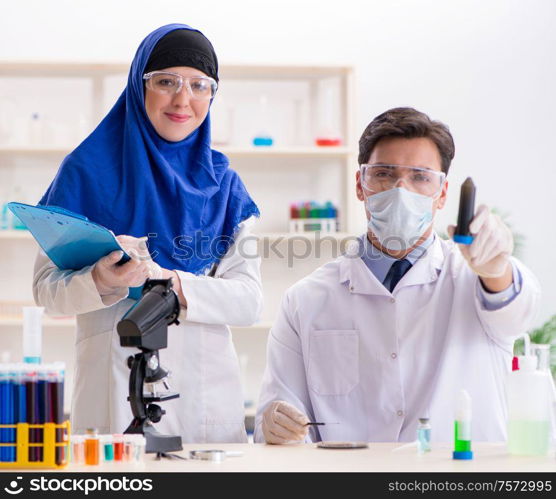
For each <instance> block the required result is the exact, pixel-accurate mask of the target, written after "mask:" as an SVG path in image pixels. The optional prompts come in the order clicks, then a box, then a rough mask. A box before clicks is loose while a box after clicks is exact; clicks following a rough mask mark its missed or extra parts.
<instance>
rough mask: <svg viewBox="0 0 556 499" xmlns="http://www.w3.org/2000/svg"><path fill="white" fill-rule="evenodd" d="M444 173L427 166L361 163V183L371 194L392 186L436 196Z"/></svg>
mask: <svg viewBox="0 0 556 499" xmlns="http://www.w3.org/2000/svg"><path fill="white" fill-rule="evenodd" d="M445 180H446V174H445V173H444V172H439V171H436V170H429V169H428V168H418V167H414V166H398V165H382V164H378V165H366V164H365V165H361V185H362V186H363V187H364V188H365V189H366V190H368V191H370V192H371V193H373V194H376V193H378V192H383V191H387V190H389V189H393V188H394V187H405V188H406V189H407V190H409V191H412V192H417V193H419V194H423V195H424V196H429V197H437V196H438V195H439V194H440V192H441V191H442V187H443V185H444V181H445Z"/></svg>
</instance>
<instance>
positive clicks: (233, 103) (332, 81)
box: [0, 61, 362, 416]
mask: <svg viewBox="0 0 556 499" xmlns="http://www.w3.org/2000/svg"><path fill="white" fill-rule="evenodd" d="M128 70H129V65H128V64H104V63H91V64H89V63H62V62H52V63H47V62H32V61H27V62H25V61H21V62H0V100H1V99H2V98H4V101H6V99H7V100H9V99H10V93H9V88H10V87H9V85H10V80H11V79H12V78H14V77H16V78H17V81H18V86H19V85H21V81H22V79H24V80H29V82H30V83H29V85H35V87H30V88H33V92H34V94H37V95H40V99H39V97H36V99H37V100H36V101H35V104H33V103H31V104H29V106H32V105H39V104H38V103H41V104H40V105H43V103H47V104H49V105H50V107H49V108H47V109H46V110H45V111H44V113H43V114H44V115H45V116H47V117H48V118H49V120H50V122H49V123H50V125H52V126H53V128H56V127H55V126H54V125H56V126H57V127H58V128H59V129H61V130H62V131H64V130H65V132H66V134H68V133H69V132H72V133H73V131H74V130H75V129H76V128H77V127H78V123H77V122H76V121H75V118H76V116H77V114H71V111H72V108H73V109H77V111H78V112H80V113H83V114H82V115H80V116H81V121H83V117H86V120H87V128H88V130H85V133H88V132H90V131H91V130H92V129H93V128H94V126H96V124H97V123H98V122H99V121H100V120H101V119H102V118H103V116H104V115H105V114H106V112H107V111H108V110H109V108H110V107H111V106H112V104H113V103H114V102H115V100H116V98H117V97H118V95H119V93H120V92H121V90H122V89H123V88H124V86H125V84H126V79H127V72H128ZM353 80H354V73H353V69H352V68H350V67H344V66H265V65H253V66H251V65H240V64H223V65H222V66H221V68H220V87H219V90H218V93H217V96H216V98H215V101H214V103H213V109H212V113H213V121H212V123H213V127H214V126H215V123H220V121H218V120H222V121H224V118H225V120H226V123H227V128H226V130H225V132H226V133H225V134H224V135H227V139H228V140H227V143H221V142H222V140H220V141H219V142H220V143H218V144H216V143H215V144H214V146H213V147H214V148H215V149H217V150H219V151H221V152H223V153H224V154H226V155H227V156H228V157H229V158H230V163H231V167H232V168H233V169H235V170H236V171H237V172H238V173H239V174H240V176H241V178H242V180H243V181H244V183H245V184H246V186H247V189H248V190H249V192H250V194H251V195H252V197H253V198H254V200H255V201H256V202H257V204H258V205H259V208H260V209H261V219H260V221H259V222H258V224H257V226H256V229H255V230H256V235H257V236H258V237H259V247H260V248H266V247H267V246H273V245H274V246H277V247H278V248H281V249H283V248H284V247H285V248H286V249H288V248H290V247H291V249H292V251H294V250H295V248H296V245H297V242H296V243H294V244H289V243H290V242H292V240H293V241H298V240H299V239H300V238H301V236H304V237H302V239H303V241H304V242H305V243H306V245H307V246H309V247H310V246H314V245H316V244H317V243H318V241H319V240H320V239H326V241H327V242H328V243H329V242H330V241H333V242H337V243H339V244H337V245H336V247H335V248H333V249H330V248H328V247H326V248H323V250H322V251H320V252H318V253H317V254H314V253H313V252H310V254H308V255H306V256H303V257H302V258H297V257H295V258H294V257H292V255H288V256H287V257H284V256H283V254H280V255H276V254H270V255H263V262H262V276H263V286H264V293H265V308H264V311H263V314H262V317H261V320H260V322H259V323H257V324H255V325H253V326H250V327H243V328H233V337H234V342H235V345H236V348H237V350H238V353H239V355H240V358H241V359H242V361H243V362H244V364H246V365H247V376H246V385H247V386H246V392H247V395H248V398H249V399H250V400H251V401H253V402H256V398H257V396H258V388H259V383H260V380H261V377H262V371H263V369H264V365H265V349H266V339H267V334H268V331H269V330H270V328H271V327H272V322H273V320H274V318H275V315H276V312H277V310H278V307H279V303H280V300H281V297H282V295H283V293H284V291H285V289H287V288H288V287H289V286H291V285H292V284H293V283H294V282H296V281H297V280H299V279H301V278H302V277H304V276H305V275H307V274H308V273H310V272H311V271H312V270H314V269H315V268H317V267H318V266H320V265H322V264H323V263H324V262H325V261H327V260H329V259H330V258H332V257H334V256H336V255H335V254H332V253H333V251H332V250H337V248H338V247H339V245H340V244H341V243H342V241H345V240H346V239H348V238H350V237H353V235H357V234H358V232H359V229H360V228H361V227H362V225H361V223H360V219H361V217H360V216H358V215H359V212H360V211H362V209H361V207H360V206H358V205H357V202H356V199H355V171H356V164H357V158H356V150H357V149H356V146H355V142H354V139H355V134H354V128H353V126H354V116H353V110H354V101H355V97H354V82H353ZM71 85H75V91H73V90H71V88H73V87H71ZM323 85H328V88H332V90H331V95H334V96H335V99H334V103H333V109H332V110H331V114H332V115H333V116H334V117H335V119H334V123H335V124H336V125H337V131H338V132H339V135H340V137H341V138H342V139H343V144H342V145H340V146H328V147H319V146H316V145H315V142H314V138H315V135H316V133H317V129H318V126H319V123H318V117H319V106H321V104H322V99H321V97H322V95H321V94H322V88H323ZM68 89H69V90H68ZM19 92H20V93H21V89H19ZM41 92H42V93H41ZM74 94H75V96H76V97H75V98H76V99H77V98H79V99H80V100H76V101H75V103H73V104H72V103H71V102H69V101H68V99H70V98H71V97H72V96H73V95H74ZM14 96H15V94H14ZM77 96H79V97H77ZM261 96H264V97H265V99H266V100H267V101H268V103H269V104H268V106H269V110H270V112H269V115H270V116H271V119H270V120H268V122H267V123H266V124H267V126H270V128H273V127H274V128H273V129H272V130H271V132H272V135H273V136H275V139H276V140H275V144H274V145H273V146H270V147H254V146H252V145H251V141H250V137H251V136H252V135H253V133H254V131H256V130H255V128H253V127H254V126H255V125H256V124H254V122H256V121H257V116H259V111H260V109H259V104H260V102H259V101H260V98H261ZM13 98H14V99H16V97H13ZM87 99H88V100H89V103H88V105H85V104H84V101H85V100H87ZM31 100H32V99H31ZM18 102H19V104H18V114H19V115H25V114H26V113H27V116H30V113H31V112H32V111H33V110H32V108H25V106H26V105H27V102H24V101H21V102H20V101H18ZM0 104H2V102H0ZM68 110H69V111H68ZM41 111H42V110H41ZM68 113H69V114H68ZM223 117H224V118H223ZM49 123H47V124H46V125H45V126H48V124H49ZM16 124H17V123H16ZM1 125H2V122H1V121H0V177H1V178H3V179H6V182H2V183H7V184H10V183H13V184H14V183H16V182H20V183H21V184H23V185H25V186H26V188H29V189H31V187H34V192H35V193H38V192H40V193H42V192H44V190H45V189H46V187H47V186H48V184H49V183H50V181H51V180H52V178H53V177H54V175H55V173H56V171H57V169H58V166H59V164H60V162H61V160H62V159H63V158H64V156H66V155H67V154H68V153H69V152H71V150H73V149H74V147H75V146H76V145H77V144H78V141H77V140H73V139H71V138H70V139H68V140H66V141H63V140H61V139H60V137H54V138H55V139H56V140H54V139H48V137H46V138H45V137H44V136H43V141H42V142H39V143H30V142H29V141H27V140H26V139H25V137H22V136H20V137H12V138H10V139H9V140H4V141H2V139H3V137H2V133H1V132H2V130H1ZM23 125H25V124H23ZM81 125H83V123H81ZM14 126H15V125H14ZM24 128H25V127H24V126H23V128H22V124H21V122H20V123H19V132H20V135H21V130H22V129H24ZM4 132H5V131H4ZM220 132H221V130H220ZM249 134H251V136H250V135H249ZM4 135H5V134H4ZM23 135H24V134H23ZM221 135H222V134H221ZM84 136H85V135H83V136H82V137H81V138H84ZM71 137H74V135H71ZM213 138H214V139H215V142H216V133H214V134H213ZM79 140H81V139H79ZM33 181H34V182H35V185H33ZM0 188H1V186H0ZM1 194H2V193H1V192H0V195H1ZM35 197H36V196H35ZM311 199H315V200H317V201H320V202H324V201H327V200H332V201H333V202H334V204H335V205H336V206H338V207H339V222H340V223H339V225H340V230H341V231H342V232H338V233H334V234H324V233H323V234H321V235H320V236H316V235H315V234H314V233H307V234H297V233H296V234H292V233H289V232H287V230H288V225H289V223H288V222H289V205H290V203H292V202H296V201H309V200H311ZM37 200H38V199H35V198H33V197H32V196H31V195H30V199H22V201H23V202H29V203H31V204H32V203H36V202H37ZM5 201H6V200H2V202H5ZM36 250H37V245H36V243H35V242H34V240H33V239H32V237H31V236H30V234H29V233H27V232H26V231H19V230H7V231H0V253H1V254H2V255H3V258H2V259H1V260H0V276H2V277H0V303H1V302H2V301H3V300H4V301H6V300H8V301H9V300H20V301H22V302H28V303H32V301H33V298H32V293H31V282H32V268H33V260H34V256H35V252H36ZM281 251H282V250H281ZM282 253H283V252H282ZM296 255H297V254H296ZM296 255H293V256H296ZM290 257H291V258H290ZM21 325H22V320H21V319H18V318H13V317H11V318H10V317H1V316H0V338H2V336H4V337H5V338H7V337H8V336H9V337H10V338H12V340H10V341H9V342H5V341H4V338H2V342H1V343H2V348H0V350H1V349H4V348H10V346H13V345H15V344H16V343H17V345H19V340H17V341H16V342H15V343H14V341H15V340H13V337H14V336H15V337H17V336H18V335H17V334H15V335H14V333H16V332H17V330H18V329H20V328H21ZM44 325H45V344H46V343H48V344H49V347H48V350H49V351H50V352H54V354H56V355H62V356H65V357H66V358H64V359H62V360H66V362H67V363H68V373H71V372H72V370H73V369H72V364H73V359H72V354H73V341H74V340H73V337H72V335H73V331H74V329H75V319H73V318H72V319H62V320H59V319H50V318H47V319H45V322H44ZM16 350H17V348H16ZM245 356H247V361H246V362H245V359H246V357H245ZM71 381H72V380H71V379H69V383H68V385H71ZM68 390H69V388H68ZM68 393H69V391H68ZM248 414H249V415H250V416H252V415H253V414H254V407H253V406H251V407H250V408H249V409H248Z"/></svg>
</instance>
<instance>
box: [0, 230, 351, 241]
mask: <svg viewBox="0 0 556 499" xmlns="http://www.w3.org/2000/svg"><path fill="white" fill-rule="evenodd" d="M317 234H320V236H319V237H320V239H325V238H333V239H335V240H337V241H343V240H344V239H348V238H353V237H355V236H353V234H349V233H347V232H316V231H315V232H261V233H258V234H254V235H255V236H256V237H258V238H259V241H260V240H264V239H268V240H269V241H272V242H275V241H278V240H284V241H288V240H290V239H296V240H302V239H303V240H309V241H314V240H315V239H316V238H317ZM1 239H7V240H29V241H34V239H33V236H32V235H31V233H30V232H29V231H27V230H0V240H1Z"/></svg>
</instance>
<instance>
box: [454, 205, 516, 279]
mask: <svg viewBox="0 0 556 499" xmlns="http://www.w3.org/2000/svg"><path fill="white" fill-rule="evenodd" d="M455 228H456V227H455V226H454V225H449V226H448V235H449V236H450V237H451V238H452V237H453V236H454V231H455ZM469 231H470V232H471V234H473V236H474V239H473V242H472V243H471V244H470V245H467V244H459V245H458V246H459V248H460V250H461V253H462V255H463V256H464V257H465V259H466V260H467V263H469V266H470V267H471V269H472V270H473V272H475V274H477V275H478V276H480V277H500V276H502V275H504V273H505V272H506V270H507V268H508V265H509V263H510V255H511V254H512V252H513V249H514V241H513V236H512V232H511V231H510V229H509V228H508V227H507V226H506V224H504V222H502V219H501V218H500V217H499V216H498V215H495V214H494V213H491V212H490V210H489V209H488V208H487V207H486V206H485V205H484V204H482V205H481V206H479V208H478V209H477V213H476V214H475V217H474V218H473V220H472V221H471V223H470V224H469Z"/></svg>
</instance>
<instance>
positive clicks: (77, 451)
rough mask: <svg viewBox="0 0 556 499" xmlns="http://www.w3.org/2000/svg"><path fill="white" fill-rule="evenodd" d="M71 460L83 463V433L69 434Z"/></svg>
mask: <svg viewBox="0 0 556 499" xmlns="http://www.w3.org/2000/svg"><path fill="white" fill-rule="evenodd" d="M70 445H71V462H72V463H74V464H84V463H85V436H84V435H71V436H70Z"/></svg>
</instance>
